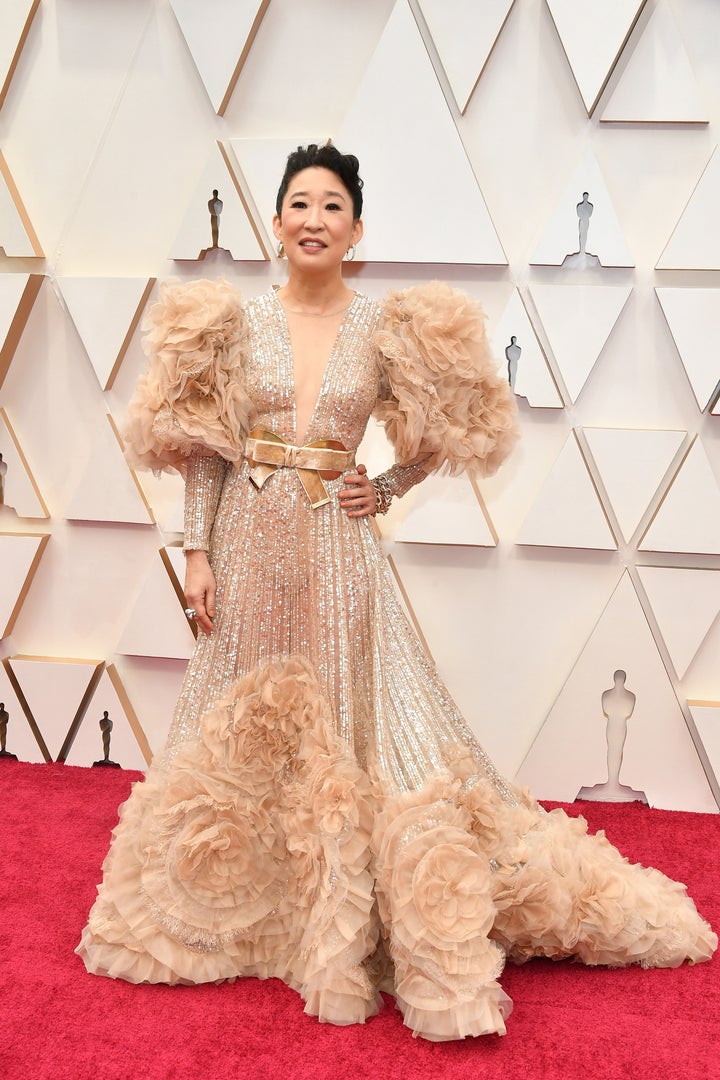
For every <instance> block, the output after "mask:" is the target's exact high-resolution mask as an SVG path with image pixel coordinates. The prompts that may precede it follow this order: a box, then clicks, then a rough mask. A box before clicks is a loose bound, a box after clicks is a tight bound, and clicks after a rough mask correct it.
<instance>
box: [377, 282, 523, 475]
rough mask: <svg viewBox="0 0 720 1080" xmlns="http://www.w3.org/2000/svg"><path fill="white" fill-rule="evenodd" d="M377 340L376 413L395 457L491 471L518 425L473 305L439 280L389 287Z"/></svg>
mask: <svg viewBox="0 0 720 1080" xmlns="http://www.w3.org/2000/svg"><path fill="white" fill-rule="evenodd" d="M375 341H376V344H377V346H378V349H379V351H380V356H381V366H382V368H383V373H384V379H385V385H384V389H383V392H382V394H381V400H380V402H379V404H378V407H377V408H376V411H375V415H376V416H377V418H378V419H379V420H381V421H382V422H383V423H384V425H385V430H386V432H387V435H388V438H389V439H390V441H391V442H392V444H393V446H394V447H395V453H396V456H397V458H398V461H400V462H401V463H402V464H410V463H412V462H414V461H416V460H417V459H422V464H423V467H424V468H425V469H427V471H428V472H434V471H436V470H437V469H439V468H441V467H442V466H445V467H446V469H447V471H449V472H450V473H452V474H453V475H455V474H457V473H459V472H461V471H463V470H466V469H467V470H469V471H471V472H477V473H479V474H480V475H482V476H489V475H491V474H492V473H494V472H495V471H496V470H497V469H498V467H499V466H500V464H501V463H502V462H503V461H504V460H505V458H506V457H507V456H508V454H509V453H510V451H511V449H512V447H513V445H514V444H515V441H516V440H517V438H518V433H519V429H518V425H517V410H516V406H515V400H514V398H513V395H512V392H511V390H510V388H509V386H508V382H507V379H505V378H504V377H503V376H501V375H500V374H498V372H497V365H496V363H495V361H494V359H493V357H492V354H491V352H490V346H489V343H488V340H487V337H486V334H485V326H484V315H483V313H482V311H481V309H480V307H479V306H478V304H477V303H476V302H475V301H473V300H471V299H470V297H468V296H466V295H465V294H464V293H462V292H459V291H458V290H457V289H451V288H450V286H449V285H446V284H444V283H442V282H437V281H436V282H431V283H430V284H427V285H416V286H414V287H412V288H409V289H404V290H402V291H399V292H390V293H389V294H388V296H387V298H386V300H385V303H384V304H383V310H382V319H381V328H380V330H379V331H378V332H377V333H376V335H375Z"/></svg>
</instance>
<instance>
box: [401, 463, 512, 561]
mask: <svg viewBox="0 0 720 1080" xmlns="http://www.w3.org/2000/svg"><path fill="white" fill-rule="evenodd" d="M403 502H406V503H408V504H409V507H408V508H407V509H406V507H405V506H403V510H404V511H405V513H404V515H403V517H402V520H401V521H400V523H399V524H398V526H397V528H396V530H395V540H396V542H399V543H404V544H460V545H467V546H470V547H495V545H496V544H497V533H496V532H495V529H494V527H493V524H492V522H491V520H490V517H489V515H488V512H487V509H486V507H485V505H484V503H483V501H482V499H481V498H480V496H479V493H478V492H477V491H476V489H475V487H474V485H473V483H472V481H471V480H470V478H469V477H467V476H458V477H454V478H453V477H446V476H442V477H440V476H429V477H428V478H427V480H424V481H423V482H422V484H420V485H418V486H417V487H416V488H415V489H414V490H413V491H412V492H410V493H408V495H407V496H406V497H405V499H404V500H403Z"/></svg>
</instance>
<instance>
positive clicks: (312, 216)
mask: <svg viewBox="0 0 720 1080" xmlns="http://www.w3.org/2000/svg"><path fill="white" fill-rule="evenodd" d="M322 223H323V221H322V214H321V213H320V208H319V207H318V206H309V207H308V211H307V214H306V215H305V224H306V225H307V227H308V228H311V229H318V228H320V227H321V226H322Z"/></svg>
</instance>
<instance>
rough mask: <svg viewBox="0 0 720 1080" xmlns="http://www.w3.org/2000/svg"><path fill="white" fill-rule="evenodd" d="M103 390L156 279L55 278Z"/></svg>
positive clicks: (113, 376) (108, 382) (113, 378)
mask: <svg viewBox="0 0 720 1080" xmlns="http://www.w3.org/2000/svg"><path fill="white" fill-rule="evenodd" d="M57 281H58V285H59V287H60V290H61V292H62V295H63V298H64V300H65V303H66V305H67V308H68V311H69V312H70V315H71V317H72V320H73V322H74V323H75V328H76V329H77V332H78V334H79V335H80V338H81V339H82V343H83V345H84V346H85V350H86V352H87V354H88V356H89V358H90V362H91V364H92V366H93V368H94V370H95V374H96V375H97V378H98V382H99V383H100V386H101V387H102V389H103V390H110V389H111V387H112V385H113V383H114V381H115V376H116V374H117V371H118V369H119V367H120V364H121V363H122V360H123V357H124V356H125V352H126V350H127V347H128V345H129V344H130V339H131V338H132V336H133V334H134V332H135V329H136V327H137V325H138V323H139V322H140V318H141V316H142V312H143V309H144V307H145V302H146V300H147V298H148V296H149V295H150V292H151V291H152V287H153V285H154V283H155V278H101V277H94V278H92V277H61V278H58V279H57Z"/></svg>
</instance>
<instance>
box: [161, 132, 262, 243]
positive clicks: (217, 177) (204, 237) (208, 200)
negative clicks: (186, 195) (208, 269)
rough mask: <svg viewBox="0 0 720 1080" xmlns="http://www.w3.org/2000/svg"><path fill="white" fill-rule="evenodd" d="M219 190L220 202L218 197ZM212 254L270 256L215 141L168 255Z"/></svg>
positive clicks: (225, 158) (224, 156) (223, 154)
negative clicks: (261, 243) (217, 200)
mask: <svg viewBox="0 0 720 1080" xmlns="http://www.w3.org/2000/svg"><path fill="white" fill-rule="evenodd" d="M216 191H217V193H218V196H217V198H218V199H219V203H217V202H216V199H215V195H214V193H215V192H216ZM213 219H215V223H214V222H213ZM215 228H217V232H215ZM208 257H210V259H212V260H215V259H222V258H223V257H225V258H230V259H234V260H236V261H238V260H245V261H255V262H259V261H262V260H265V259H266V253H265V251H264V250H263V249H262V248H261V246H260V242H259V238H258V234H257V232H256V229H255V226H254V224H253V222H252V221H251V219H250V217H249V213H248V209H247V206H246V204H245V201H244V197H243V194H242V191H241V190H240V186H239V184H238V182H237V180H236V178H235V176H234V175H233V173H232V170H231V169H230V168H229V165H228V161H227V157H226V155H225V153H223V151H222V149H221V147H220V146H219V145H218V144H214V145H213V148H212V150H211V151H210V154H209V155H208V160H207V163H206V165H205V169H204V171H203V174H202V176H201V177H200V180H199V182H198V184H197V186H196V188H195V192H194V194H193V196H192V198H191V200H190V202H189V203H188V207H187V210H186V212H185V217H184V219H183V221H182V223H181V225H180V228H179V230H178V233H177V236H176V237H175V240H174V242H173V245H172V249H171V251H170V253H169V255H168V258H170V259H187V260H190V261H197V260H202V259H206V258H208Z"/></svg>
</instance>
